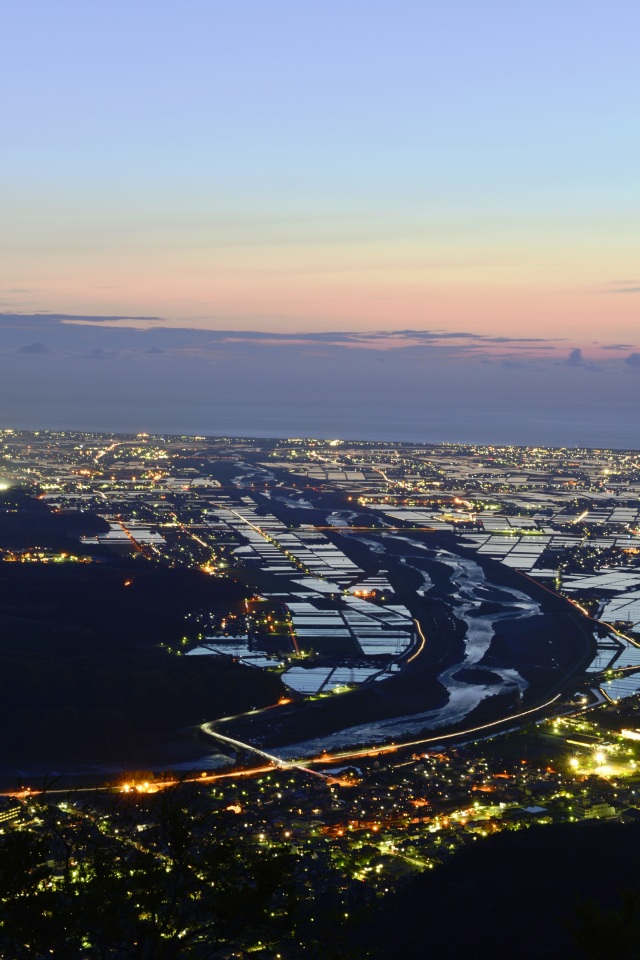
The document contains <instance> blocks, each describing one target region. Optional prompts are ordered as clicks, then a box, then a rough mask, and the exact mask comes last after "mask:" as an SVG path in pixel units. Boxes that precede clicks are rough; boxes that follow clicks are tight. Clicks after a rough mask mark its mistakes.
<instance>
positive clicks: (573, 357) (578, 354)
mask: <svg viewBox="0 0 640 960" xmlns="http://www.w3.org/2000/svg"><path fill="white" fill-rule="evenodd" d="M564 362H565V364H566V365H567V366H568V367H582V366H583V365H584V358H583V356H582V350H580V349H579V348H578V347H575V348H574V349H573V350H572V351H571V353H570V354H569V356H568V357H567V359H566V360H565V361H564Z"/></svg>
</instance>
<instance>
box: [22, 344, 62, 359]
mask: <svg viewBox="0 0 640 960" xmlns="http://www.w3.org/2000/svg"><path fill="white" fill-rule="evenodd" d="M18 353H27V354H32V355H34V356H35V355H40V356H42V355H44V354H47V353H53V350H52V348H51V347H50V346H49V344H48V343H39V342H38V343H27V344H25V346H24V347H18Z"/></svg>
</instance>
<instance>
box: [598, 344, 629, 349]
mask: <svg viewBox="0 0 640 960" xmlns="http://www.w3.org/2000/svg"><path fill="white" fill-rule="evenodd" d="M632 346H633V344H632V343H605V344H603V345H602V346H601V347H600V349H601V350H630V349H631V347H632Z"/></svg>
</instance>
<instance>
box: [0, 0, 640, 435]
mask: <svg viewBox="0 0 640 960" xmlns="http://www.w3.org/2000/svg"><path fill="white" fill-rule="evenodd" d="M0 29H1V32H2V37H3V45H2V47H3V54H2V60H1V62H0V73H1V82H2V89H3V97H2V101H1V108H0V110H1V124H2V126H1V129H2V143H3V148H2V150H1V151H0V176H1V179H2V184H3V190H2V196H1V199H0V222H1V224H2V229H1V230H0V243H1V245H2V250H1V256H0V312H1V313H2V316H0V402H1V404H2V408H1V409H2V410H3V411H4V413H3V414H2V416H1V417H0V419H1V420H2V421H3V422H4V425H6V426H25V427H26V426H30V427H34V428H37V427H38V426H43V427H45V426H58V427H61V426H66V427H72V426H78V427H80V426H81V427H91V426H93V427H95V428H101V429H108V428H109V426H110V425H111V426H112V428H113V429H120V430H124V429H145V428H151V429H153V430H173V429H176V430H180V431H185V432H186V431H193V432H210V433H219V432H221V431H222V432H226V431H227V430H228V429H231V427H232V426H233V425H234V424H235V428H236V429H237V432H239V433H245V434H251V433H262V434H270V433H272V434H274V435H279V434H282V433H287V432H303V433H305V432H308V433H318V434H322V435H340V434H341V433H348V434H349V435H351V436H375V435H379V436H381V437H382V436H385V437H387V438H392V437H393V436H397V438H398V439H402V438H403V437H401V436H400V433H404V435H405V436H404V438H407V439H408V438H415V439H452V440H457V439H473V437H476V438H477V439H479V440H492V439H495V440H512V441H516V442H517V441H520V442H522V443H529V442H563V443H566V444H571V443H572V442H575V443H592V444H594V445H600V444H602V445H606V443H607V437H609V440H610V441H611V444H612V445H618V446H620V445H622V446H624V445H635V446H640V437H639V436H638V435H637V427H636V423H637V422H638V403H639V401H640V255H639V248H640V226H639V224H640V191H639V187H640V124H639V123H638V102H639V95H640V57H638V36H639V34H640V7H638V5H637V3H635V2H632V0H613V2H611V3H608V4H606V5H605V4H602V3H595V2H591V0H582V2H580V3H578V2H564V0H556V2H553V3H552V2H550V0H537V2H536V3H535V4H534V3H527V2H525V3H523V4H514V3H512V2H506V0H481V2H471V0H460V2H458V3H452V4H447V5H445V4H436V3H430V2H426V0H420V2H418V0H395V2H394V3H391V2H386V0H385V2H380V0H367V2H363V0H340V2H337V0H323V2H322V3H315V2H307V3H301V2H300V0H296V2H293V0H291V2H289V0H270V2H269V3H265V2H264V0H260V2H258V0H235V2H234V3H223V2H218V0H187V2H185V3H182V4H180V5H178V4H177V3H174V2H171V3H170V2H166V0H155V2H150V0H141V2H138V3H136V2H134V3H131V2H126V3H125V2H121V0H109V2H108V3H106V2H105V3H98V2H96V3H93V2H91V3H87V2H86V0H82V2H79V0H78V2H68V0H56V3H51V2H50V0H30V2H28V3H23V2H20V3H19V2H17V0H8V2H6V3H5V4H3V7H2V11H1V12H0ZM105 318H107V319H105ZM109 318H110V319H109ZM131 318H134V319H131ZM135 318H147V319H135ZM123 328H124V329H123ZM132 328H134V329H132ZM160 328H170V329H167V330H161V329H160ZM272 334H278V335H280V336H270V335H272ZM283 334H287V336H286V337H284V336H282V335H283ZM328 334H330V335H331V336H328ZM89 370H91V372H88V371H89ZM292 397H293V400H294V403H293V406H294V407H295V408H296V409H295V416H292V414H291V410H289V409H288V405H289V406H291V399H292ZM187 407H188V409H187ZM270 410H271V411H272V413H271V421H270V419H269V417H270V414H269V411H270ZM305 411H306V413H305ZM572 411H573V412H572ZM305 417H306V419H305ZM505 418H506V420H505ZM506 421H508V424H507V425H506V426H505V424H506ZM270 423H271V426H272V429H269V424H270ZM305 424H307V425H308V429H305ZM252 425H253V427H252ZM394 431H395V433H394ZM474 431H475V432H474ZM518 431H520V433H518ZM553 431H555V432H553ZM590 431H591V432H590ZM471 434H473V437H472V436H471Z"/></svg>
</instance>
